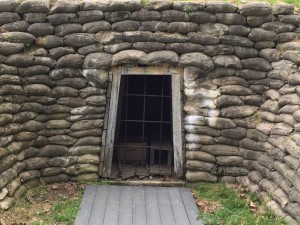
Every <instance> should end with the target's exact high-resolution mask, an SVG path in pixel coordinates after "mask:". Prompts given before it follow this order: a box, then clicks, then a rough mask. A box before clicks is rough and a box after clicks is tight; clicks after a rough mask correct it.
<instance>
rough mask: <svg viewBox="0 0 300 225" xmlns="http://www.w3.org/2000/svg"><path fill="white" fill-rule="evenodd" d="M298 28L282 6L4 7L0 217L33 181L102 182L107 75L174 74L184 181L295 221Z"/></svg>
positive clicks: (0, 9)
mask: <svg viewBox="0 0 300 225" xmlns="http://www.w3.org/2000/svg"><path fill="white" fill-rule="evenodd" d="M299 21H300V16H299V15H297V14H294V7H293V6H292V5H289V4H275V5H273V6H271V5H270V4H268V3H248V4H245V5H242V6H241V7H240V8H238V7H237V6H235V5H233V4H230V3H220V2H218V3H214V2H208V3H204V2H171V1H170V2H169V1H160V0H159V1H157V0H154V1H149V2H147V3H145V4H141V3H140V1H138V0H125V1H124V0H122V1H119V0H113V1H98V0H81V1H72V2H69V1H66V0H58V1H56V2H55V4H54V5H52V6H50V5H49V1H46V0H42V1H40V0H39V1H38V0H25V1H22V2H18V1H17V0H13V1H8V0H4V1H1V2H0V30H1V32H0V104H1V105H0V164H1V166H0V208H4V209H6V208H8V207H10V205H11V204H12V203H13V200H14V198H18V196H20V195H21V194H22V193H23V191H24V186H23V184H25V183H27V184H28V185H29V186H30V185H36V184H37V183H38V182H39V181H40V179H41V178H42V180H43V182H45V183H52V182H58V181H60V182H61V181H67V180H79V179H92V180H95V179H97V178H98V170H99V162H100V154H101V147H102V146H104V145H105V143H102V140H105V139H106V129H107V122H105V120H104V118H107V117H108V112H109V107H108V105H107V103H108V102H109V101H110V83H111V81H112V79H113V77H112V76H113V72H112V71H113V70H112V68H118V67H120V66H124V67H127V66H129V67H144V66H151V67H152V68H156V67H157V68H161V67H168V68H172V67H181V68H183V71H184V74H182V78H183V94H182V97H183V98H182V99H183V112H184V118H183V121H182V122H183V127H184V142H185V144H184V147H185V158H186V165H185V169H186V179H187V180H188V181H191V182H194V181H195V182H196V181H225V182H236V181H241V182H243V183H246V184H247V185H248V186H249V189H250V190H251V191H255V192H257V193H259V198H260V199H261V200H265V199H268V198H267V197H268V196H269V197H271V198H270V199H271V201H269V203H268V206H269V207H270V208H271V209H273V210H274V211H276V212H277V214H279V215H280V216H282V217H285V218H286V219H287V220H289V221H290V222H291V223H295V220H296V219H298V218H299V214H300V213H299V212H298V211H297V207H298V206H299V203H300V202H299V188H298V186H299V184H298V180H299V154H298V152H299V151H300V150H299V146H298V136H299V134H298V130H299V125H298V121H300V119H299V118H300V117H299V115H300V114H299V112H298V111H299V110H300V109H299V94H298V92H299V91H298V86H299V78H298V75H299V63H300V58H299V57H300V56H299V54H298V49H299V47H300V45H299V42H298V41H297V37H298V36H297V33H298V32H299V31H300V30H299ZM298 114H299V115H298ZM102 153H103V152H102ZM102 155H104V154H102ZM103 160H106V159H103Z"/></svg>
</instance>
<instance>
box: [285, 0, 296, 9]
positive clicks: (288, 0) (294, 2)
mask: <svg viewBox="0 0 300 225" xmlns="http://www.w3.org/2000/svg"><path fill="white" fill-rule="evenodd" d="M284 2H285V3H290V4H294V5H295V6H297V7H298V8H300V1H299V0H284Z"/></svg>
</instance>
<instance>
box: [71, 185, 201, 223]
mask: <svg viewBox="0 0 300 225" xmlns="http://www.w3.org/2000/svg"><path fill="white" fill-rule="evenodd" d="M197 216H198V209H197V206H196V204H195V202H194V199H193V197H192V193H191V191H190V190H189V189H187V188H182V187H149V186H113V185H112V186H94V185H93V186H87V188H86V190H85V193H84V196H83V199H82V202H81V204H80V209H79V212H78V214H77V218H76V220H75V225H96V224H97V225H203V222H202V221H201V220H197Z"/></svg>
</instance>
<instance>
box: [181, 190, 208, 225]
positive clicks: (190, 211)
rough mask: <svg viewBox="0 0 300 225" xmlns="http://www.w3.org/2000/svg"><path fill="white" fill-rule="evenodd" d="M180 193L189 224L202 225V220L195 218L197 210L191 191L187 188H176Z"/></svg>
mask: <svg viewBox="0 0 300 225" xmlns="http://www.w3.org/2000/svg"><path fill="white" fill-rule="evenodd" d="M178 189H179V192H180V194H181V198H182V201H183V204H184V208H185V210H186V212H187V216H188V218H189V220H190V223H191V225H204V224H203V222H202V220H200V219H199V220H197V218H198V215H199V211H198V208H197V206H196V204H195V200H194V198H193V195H192V192H191V191H190V190H189V189H187V188H178Z"/></svg>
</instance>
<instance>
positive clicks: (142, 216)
mask: <svg viewBox="0 0 300 225" xmlns="http://www.w3.org/2000/svg"><path fill="white" fill-rule="evenodd" d="M132 192H133V202H132V210H133V212H134V213H133V218H132V224H133V225H146V224H147V219H146V206H145V193H144V187H142V186H135V187H132Z"/></svg>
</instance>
